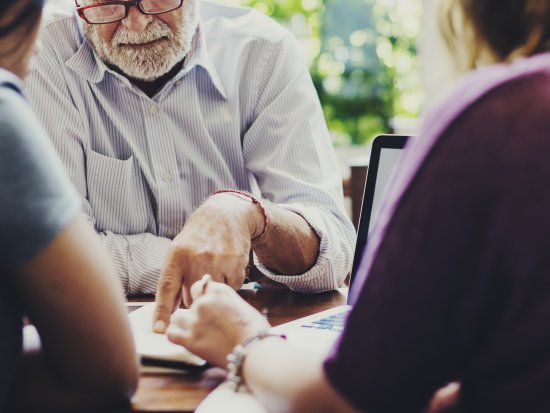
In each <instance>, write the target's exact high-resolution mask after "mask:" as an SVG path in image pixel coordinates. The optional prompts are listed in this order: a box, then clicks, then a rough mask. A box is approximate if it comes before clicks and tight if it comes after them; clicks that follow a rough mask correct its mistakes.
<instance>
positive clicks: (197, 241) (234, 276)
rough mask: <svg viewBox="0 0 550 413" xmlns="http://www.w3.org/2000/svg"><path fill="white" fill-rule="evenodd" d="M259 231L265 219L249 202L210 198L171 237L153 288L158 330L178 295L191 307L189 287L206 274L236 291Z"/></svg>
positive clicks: (162, 328)
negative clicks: (174, 235)
mask: <svg viewBox="0 0 550 413" xmlns="http://www.w3.org/2000/svg"><path fill="white" fill-rule="evenodd" d="M262 230H263V215H262V214H261V211H260V210H259V209H258V208H257V206H256V205H254V204H253V203H252V202H251V201H250V200H249V199H246V198H243V197H239V196H235V195H233V194H232V193H220V194H217V195H214V196H212V197H210V198H209V199H208V200H206V202H205V203H204V204H203V205H202V206H201V207H200V208H198V209H197V210H196V211H195V213H193V215H191V217H190V218H189V219H188V220H187V222H186V223H185V225H184V227H183V229H182V231H181V232H180V233H179V234H178V236H176V238H174V241H173V242H172V246H171V248H170V251H169V253H168V258H167V263H166V266H165V269H164V271H163V273H162V274H161V277H160V280H159V285H158V289H157V297H156V301H157V306H156V309H155V324H154V330H155V331H156V332H164V331H165V329H166V327H167V325H168V322H169V320H170V315H171V314H172V312H173V311H174V310H175V309H176V308H177V307H178V306H179V301H180V298H181V295H182V294H183V301H184V304H185V305H186V306H189V305H191V302H192V299H191V295H190V288H191V286H192V285H193V283H194V282H196V281H198V280H199V279H200V278H201V277H202V276H203V275H204V274H210V275H211V276H212V280H213V281H217V282H220V283H225V284H227V285H229V286H230V287H231V288H233V289H235V290H237V289H239V288H240V287H241V286H242V284H243V281H244V278H245V277H246V272H247V267H248V262H249V253H250V246H251V239H252V238H254V237H255V236H256V235H257V234H260V233H261V231H262Z"/></svg>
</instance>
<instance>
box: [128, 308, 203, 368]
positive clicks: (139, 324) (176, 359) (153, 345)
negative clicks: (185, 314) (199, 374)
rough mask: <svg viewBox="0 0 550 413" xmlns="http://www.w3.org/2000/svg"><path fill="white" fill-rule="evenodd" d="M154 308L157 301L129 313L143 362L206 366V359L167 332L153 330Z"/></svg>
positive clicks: (137, 348)
mask: <svg viewBox="0 0 550 413" xmlns="http://www.w3.org/2000/svg"><path fill="white" fill-rule="evenodd" d="M129 304H131V303H129ZM154 310H155V303H148V304H145V305H143V306H142V307H141V308H138V309H137V310H134V311H132V312H131V313H130V314H128V318H129V319H130V326H131V328H132V334H133V336H134V342H135V345H136V351H137V353H138V354H139V355H140V357H141V361H142V364H144V365H155V366H159V367H168V368H181V369H185V370H196V369H199V368H203V367H205V366H206V361H205V360H203V359H202V358H200V357H198V356H196V355H195V354H193V353H191V352H190V351H189V350H187V349H186V348H185V347H182V346H180V345H178V344H174V343H172V342H170V341H169V340H168V337H167V336H166V335H165V334H157V333H155V332H153V328H152V326H153V312H154ZM183 311H185V310H183Z"/></svg>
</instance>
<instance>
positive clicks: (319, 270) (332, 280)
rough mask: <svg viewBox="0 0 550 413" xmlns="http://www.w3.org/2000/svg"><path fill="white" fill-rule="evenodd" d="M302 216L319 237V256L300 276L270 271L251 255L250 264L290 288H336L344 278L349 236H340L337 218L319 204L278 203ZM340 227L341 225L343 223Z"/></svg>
mask: <svg viewBox="0 0 550 413" xmlns="http://www.w3.org/2000/svg"><path fill="white" fill-rule="evenodd" d="M278 206H279V207H281V208H284V209H286V210H288V211H292V212H294V213H296V214H298V215H300V216H301V217H302V218H304V219H305V220H306V221H307V223H308V224H309V226H310V227H311V228H312V229H313V230H314V231H315V233H316V234H317V236H318V237H319V255H318V256H317V261H316V262H315V264H314V265H313V267H311V268H310V269H309V270H308V271H306V272H305V273H303V274H300V275H281V274H277V273H275V272H273V271H271V270H270V269H269V268H267V267H266V266H265V265H263V264H262V263H261V261H260V260H259V258H258V257H257V256H256V255H255V254H254V265H255V266H256V267H257V268H258V270H260V272H262V274H263V275H265V276H266V277H268V278H269V279H271V280H273V281H276V282H279V283H282V284H284V285H286V286H287V287H288V288H290V289H291V290H292V291H296V292H300V293H318V292H323V291H330V290H334V289H336V288H338V287H340V286H341V285H342V284H343V282H344V279H345V277H346V274H347V271H348V268H349V263H350V256H349V250H350V247H349V246H350V244H353V239H352V237H350V238H351V239H346V237H345V236H344V238H342V237H341V234H346V231H345V230H344V231H343V230H342V228H339V225H338V220H335V219H334V216H331V215H333V214H332V213H331V212H329V211H324V210H323V209H322V208H319V207H307V206H304V205H300V204H286V205H278ZM342 226H344V227H345V224H344V223H343V224H342Z"/></svg>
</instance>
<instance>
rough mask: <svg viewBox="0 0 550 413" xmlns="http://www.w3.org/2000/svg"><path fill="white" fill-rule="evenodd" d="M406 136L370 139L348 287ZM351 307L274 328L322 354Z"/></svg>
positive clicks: (332, 309)
mask: <svg viewBox="0 0 550 413" xmlns="http://www.w3.org/2000/svg"><path fill="white" fill-rule="evenodd" d="M408 139H409V138H408V137H407V136H399V135H379V136H377V137H376V138H375V139H374V141H373V144H372V150H371V155H370V161H369V165H368V174H367V179H366V181H365V189H364V192H363V203H362V205H361V215H360V217H359V225H358V230H357V242H356V244H355V253H354V258H353V266H352V271H351V274H350V289H351V288H352V287H353V283H354V280H355V278H356V277H355V276H356V273H357V270H358V267H359V264H360V261H361V257H362V255H363V250H364V249H365V246H366V245H367V241H368V238H369V235H370V233H371V231H372V229H373V228H374V223H375V222H376V219H377V216H378V214H379V212H380V207H381V205H382V200H383V199H384V196H385V194H386V192H387V190H388V186H389V183H390V180H391V177H392V175H393V173H394V172H395V169H396V167H397V165H398V163H399V160H400V159H401V156H402V154H403V149H404V148H405V144H406V143H407V140H408ZM350 309H351V306H350V305H342V306H338V307H334V308H331V309H329V310H325V311H321V312H319V313H315V314H313V315H310V316H307V317H303V318H300V319H297V320H294V321H291V322H289V323H285V324H281V325H279V326H277V327H274V328H273V331H274V332H277V333H280V334H285V335H286V337H287V341H289V342H292V343H293V344H295V345H297V346H300V347H303V348H307V349H308V350H310V351H312V350H313V351H319V352H323V353H324V352H326V351H328V350H329V349H330V347H331V346H332V344H333V343H334V341H335V340H336V338H337V337H338V335H339V334H340V333H341V332H342V330H343V329H344V322H345V318H346V315H347V313H348V312H349V310H350Z"/></svg>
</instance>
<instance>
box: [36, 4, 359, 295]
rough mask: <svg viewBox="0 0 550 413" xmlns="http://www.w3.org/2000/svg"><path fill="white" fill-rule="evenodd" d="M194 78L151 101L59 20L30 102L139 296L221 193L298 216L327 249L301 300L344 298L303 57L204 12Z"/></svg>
mask: <svg viewBox="0 0 550 413" xmlns="http://www.w3.org/2000/svg"><path fill="white" fill-rule="evenodd" d="M200 8H201V22H200V24H199V28H198V30H197V33H196V35H195V38H194V41H193V48H192V50H191V52H190V53H189V54H188V56H187V58H186V59H185V62H184V65H183V68H182V69H181V71H180V72H179V73H178V74H177V75H176V76H174V77H173V78H172V79H171V80H170V81H169V82H168V83H167V84H166V85H165V86H164V87H163V88H162V89H161V90H160V91H159V92H158V93H156V95H154V96H153V97H152V98H150V97H148V96H147V95H146V94H145V93H143V92H142V91H141V90H140V89H139V88H137V87H136V86H134V85H133V84H132V83H131V82H130V81H129V80H128V79H127V78H126V77H124V76H122V75H120V74H119V73H116V72H115V71H113V70H111V69H109V68H108V67H107V66H106V65H105V64H104V63H103V62H102V61H101V60H100V59H99V58H98V56H97V55H96V54H95V53H94V51H93V49H92V48H91V46H90V44H89V43H88V42H87V41H86V40H85V39H84V38H83V35H82V28H81V27H80V24H81V23H80V22H79V21H78V20H77V17H76V16H75V15H74V13H72V12H71V13H67V14H66V15H56V16H53V18H52V19H51V21H49V22H48V23H47V24H45V26H44V27H43V30H42V33H41V49H40V52H39V54H38V56H37V57H36V59H35V61H34V64H33V70H32V71H31V73H30V75H29V78H28V89H29V97H30V100H31V103H32V105H33V106H34V108H35V110H36V112H37V114H38V116H39V118H40V119H41V120H42V122H43V123H44V125H45V127H46V128H47V130H48V132H49V134H50V135H51V138H52V140H53V142H54V145H55V146H56V148H57V150H58V151H59V154H60V156H61V158H62V160H63V161H64V162H65V165H66V168H67V171H68V173H69V175H70V177H71V179H72V181H73V183H74V185H75V186H76V189H77V190H78V192H79V193H80V194H81V196H82V202H83V209H84V211H85V212H86V214H87V215H88V216H89V217H90V221H91V222H92V223H93V225H94V227H95V229H96V231H97V232H98V233H99V234H100V235H101V238H102V241H103V244H104V246H105V247H106V249H107V250H108V252H109V254H110V255H111V257H112V260H113V262H114V265H115V267H116V270H117V272H118V274H119V276H120V278H121V281H122V283H123V287H124V288H125V290H126V292H127V293H128V294H137V293H152V292H154V291H155V289H156V283H157V280H158V276H159V273H160V271H161V269H162V266H163V263H164V260H165V257H166V254H167V251H168V249H169V246H170V243H171V239H172V238H173V237H174V236H175V235H176V234H177V233H178V232H179V231H180V230H181V228H182V227H183V225H184V224H185V220H186V218H187V217H188V216H189V215H190V214H191V213H192V212H193V211H194V210H195V209H196V208H197V207H198V206H199V205H200V204H201V202H202V201H204V199H205V198H206V197H208V195H209V194H210V193H212V192H213V191H215V190H217V189H220V188H238V189H241V190H245V191H249V192H252V193H255V194H257V195H259V196H262V197H264V198H266V199H268V200H270V201H272V202H273V203H275V204H277V205H279V206H281V207H283V208H286V209H288V210H291V211H294V212H296V213H297V214H299V215H301V216H302V217H303V218H304V219H305V220H306V221H307V222H308V223H309V225H310V226H311V227H312V228H313V229H314V230H315V232H316V233H317V234H318V235H319V237H320V251H319V256H318V259H317V261H316V263H315V265H314V266H313V267H312V268H311V269H310V270H308V271H307V272H306V273H304V274H301V275H294V276H289V275H284V274H278V273H274V272H273V271H270V270H269V269H268V268H266V267H265V266H263V265H262V263H261V262H259V260H258V258H257V257H256V256H254V263H255V265H256V266H257V267H258V269H259V270H260V271H261V272H262V273H263V274H264V275H265V276H266V277H268V278H270V279H271V280H274V281H277V282H280V283H283V284H286V285H287V286H288V287H290V288H291V289H293V290H296V291H301V292H317V291H324V290H329V289H333V288H336V287H337V286H339V285H340V284H341V283H342V281H343V279H344V278H345V276H346V273H347V272H348V271H349V269H350V265H351V258H352V250H353V245H354V240H355V233H354V229H353V226H352V224H351V222H350V221H349V219H348V218H347V216H346V214H345V211H344V208H343V195H342V187H341V175H340V173H339V168H338V165H337V162H336V159H335V156H334V152H333V149H332V146H331V142H330V138H329V134H328V131H327V128H326V124H325V122H324V119H323V114H322V110H321V107H320V104H319V101H318V98H317V96H316V93H315V90H314V87H313V84H312V81H311V78H310V76H309V73H308V67H307V59H306V54H305V53H304V51H303V50H302V48H301V47H300V45H299V44H298V42H297V41H296V40H295V39H294V38H293V37H292V35H291V34H290V33H289V32H288V31H287V30H285V29H283V28H282V27H280V26H279V25H277V24H276V23H275V22H273V21H272V20H270V19H268V18H267V17H265V16H263V15H261V14H260V13H259V12H256V11H252V10H250V9H246V8H240V7H230V6H225V5H219V4H215V3H210V2H201V3H200Z"/></svg>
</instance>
